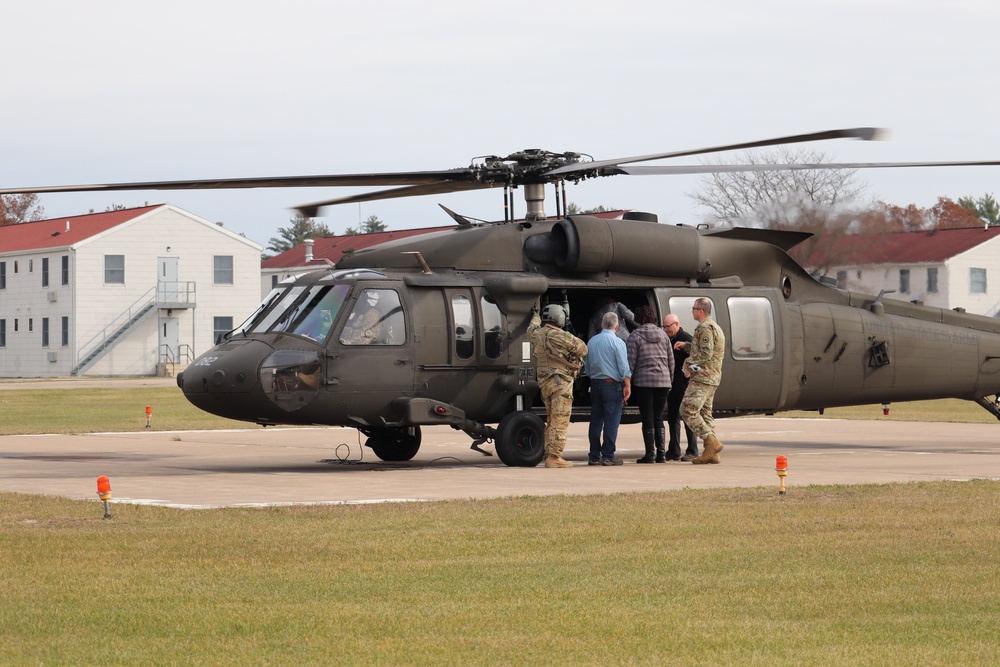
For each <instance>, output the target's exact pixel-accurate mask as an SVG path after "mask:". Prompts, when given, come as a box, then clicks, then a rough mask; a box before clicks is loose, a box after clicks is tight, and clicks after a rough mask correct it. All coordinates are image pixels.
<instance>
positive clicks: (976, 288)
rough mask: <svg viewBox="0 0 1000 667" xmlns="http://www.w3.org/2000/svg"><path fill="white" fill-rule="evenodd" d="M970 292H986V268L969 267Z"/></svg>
mask: <svg viewBox="0 0 1000 667" xmlns="http://www.w3.org/2000/svg"><path fill="white" fill-rule="evenodd" d="M969 292H970V293H971V294H986V269H969Z"/></svg>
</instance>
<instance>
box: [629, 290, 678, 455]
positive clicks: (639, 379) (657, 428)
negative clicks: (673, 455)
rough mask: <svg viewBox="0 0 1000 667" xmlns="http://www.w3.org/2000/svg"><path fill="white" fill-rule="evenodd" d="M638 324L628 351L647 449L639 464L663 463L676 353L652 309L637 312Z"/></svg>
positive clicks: (634, 395)
mask: <svg viewBox="0 0 1000 667" xmlns="http://www.w3.org/2000/svg"><path fill="white" fill-rule="evenodd" d="M635 323H636V325H638V326H637V328H636V330H635V331H633V332H632V333H631V335H629V337H628V340H627V341H626V343H625V348H626V350H627V351H628V363H629V366H630V367H631V369H632V397H633V398H634V399H635V400H636V403H637V405H638V406H639V415H640V416H641V417H642V442H643V445H645V447H646V454H645V456H643V457H642V458H641V459H638V460H637V461H636V463H653V462H657V463H662V462H663V461H666V456H665V453H666V431H665V430H664V428H663V409H664V408H665V407H666V405H667V395H668V394H670V382H671V378H673V376H674V351H673V348H672V347H671V345H670V338H669V337H668V336H667V334H666V333H664V331H663V329H662V328H660V326H659V321H658V320H657V317H656V313H655V312H654V311H653V309H652V307H650V306H640V307H639V308H637V309H636V311H635ZM654 447H655V457H654Z"/></svg>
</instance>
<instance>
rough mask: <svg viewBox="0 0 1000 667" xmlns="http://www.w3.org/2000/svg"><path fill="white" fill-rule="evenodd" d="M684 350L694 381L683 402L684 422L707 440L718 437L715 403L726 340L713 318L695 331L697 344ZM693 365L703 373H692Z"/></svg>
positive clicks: (682, 415)
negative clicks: (714, 414)
mask: <svg viewBox="0 0 1000 667" xmlns="http://www.w3.org/2000/svg"><path fill="white" fill-rule="evenodd" d="M684 349H685V350H686V351H687V352H688V358H687V360H685V362H684V369H685V370H687V371H689V372H690V373H691V378H690V379H689V380H688V386H687V390H686V391H685V392H684V400H683V401H681V418H682V419H683V420H684V423H685V424H687V425H688V427H689V428H690V429H691V430H692V431H694V432H695V433H697V434H698V435H699V436H701V438H702V440H704V439H705V438H707V437H709V436H714V435H715V419H713V418H712V401H713V399H714V398H715V390H716V389H718V388H719V383H720V382H721V381H722V358H723V356H724V355H725V351H726V336H725V334H723V333H722V328H721V327H720V326H719V325H718V324H716V323H715V322H714V321H713V320H712V318H711V317H706V318H705V319H704V320H702V321H701V323H700V324H699V325H698V327H697V328H696V329H695V330H694V340H693V341H691V342H690V343H685V345H684ZM692 365H697V366H699V367H700V368H701V370H699V371H692V370H691V366H692Z"/></svg>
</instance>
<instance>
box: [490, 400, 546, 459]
mask: <svg viewBox="0 0 1000 667" xmlns="http://www.w3.org/2000/svg"><path fill="white" fill-rule="evenodd" d="M496 452H497V456H499V457H500V460H501V461H503V462H504V463H505V464H507V465H509V466H519V467H523V468H533V467H534V466H536V465H538V464H539V463H541V461H542V457H543V456H544V455H545V422H543V421H542V420H541V419H540V418H539V417H538V415H535V414H533V413H531V412H526V411H523V410H522V411H521V412H511V413H510V414H508V415H505V416H504V418H503V419H501V420H500V426H499V427H498V428H497V439H496Z"/></svg>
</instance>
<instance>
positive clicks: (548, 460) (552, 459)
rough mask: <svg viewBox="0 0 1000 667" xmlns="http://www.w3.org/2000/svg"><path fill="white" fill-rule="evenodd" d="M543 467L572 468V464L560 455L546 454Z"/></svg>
mask: <svg viewBox="0 0 1000 667" xmlns="http://www.w3.org/2000/svg"><path fill="white" fill-rule="evenodd" d="M545 467H546V468H572V467H573V464H572V463H570V462H569V461H567V460H566V459H564V458H563V457H561V456H546V457H545Z"/></svg>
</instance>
